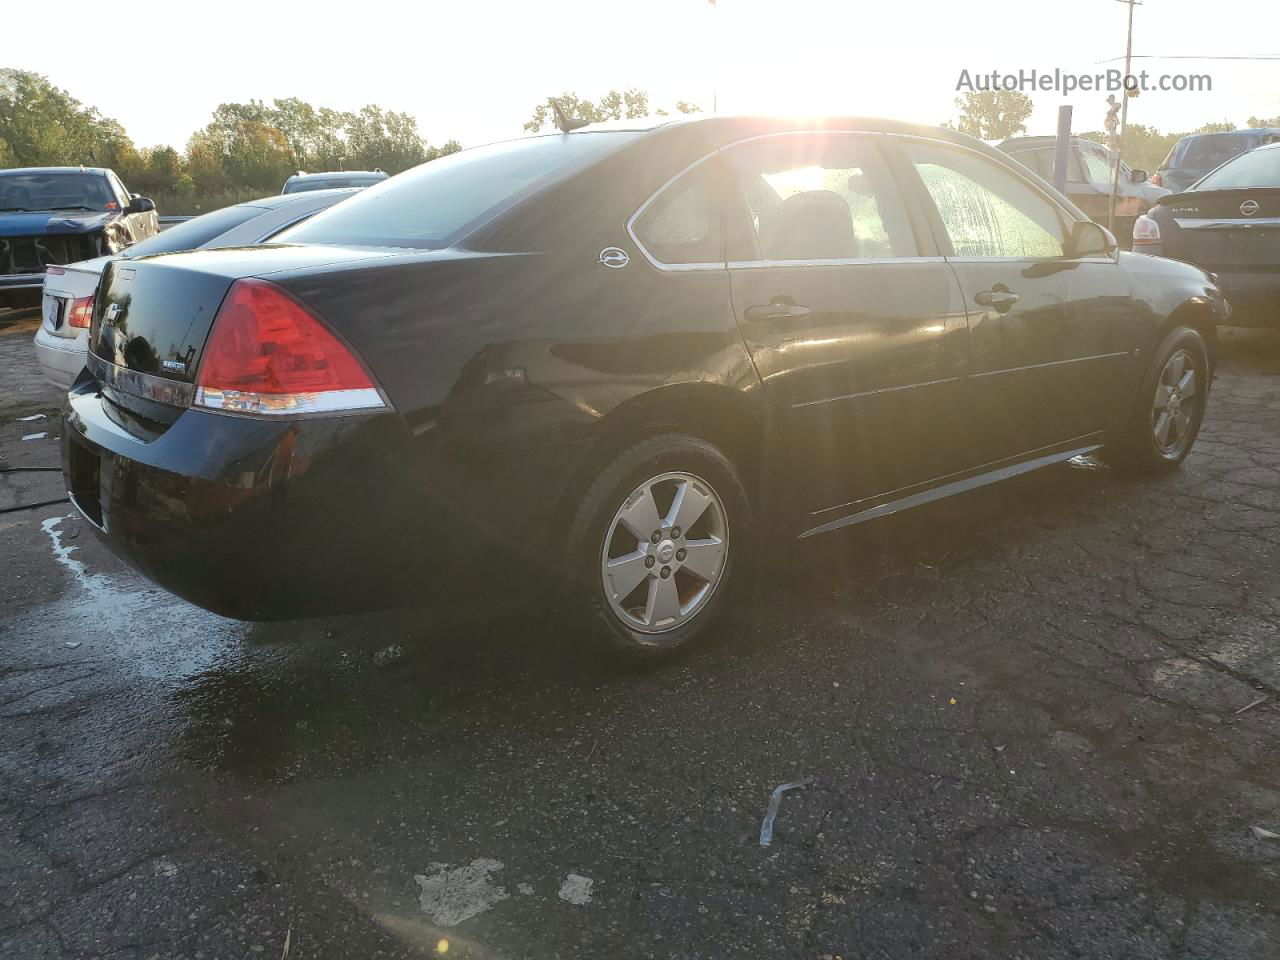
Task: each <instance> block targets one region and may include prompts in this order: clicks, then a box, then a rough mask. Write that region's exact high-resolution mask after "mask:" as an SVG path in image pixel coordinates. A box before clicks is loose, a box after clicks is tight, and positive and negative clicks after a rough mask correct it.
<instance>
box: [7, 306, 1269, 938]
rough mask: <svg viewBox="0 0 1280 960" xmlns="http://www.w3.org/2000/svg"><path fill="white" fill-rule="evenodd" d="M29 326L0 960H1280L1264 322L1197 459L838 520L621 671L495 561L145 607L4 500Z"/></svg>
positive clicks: (40, 448)
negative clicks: (417, 591)
mask: <svg viewBox="0 0 1280 960" xmlns="http://www.w3.org/2000/svg"><path fill="white" fill-rule="evenodd" d="M32 332H33V327H32V326H31V324H25V325H23V324H13V323H9V324H7V325H6V324H4V323H0V957H3V958H9V957H13V958H21V960H27V958H31V960H40V958H62V957H104V958H113V960H116V958H118V960H124V958H137V960H147V958H152V957H160V958H171V957H173V958H176V957H188V958H196V957H202V958H222V957H228V958H244V957H247V958H252V957H259V956H265V957H273V958H274V957H281V956H284V955H286V954H287V956H288V957H290V958H295V960H296V958H307V957H341V958H346V957H352V958H355V957H359V958H374V957H417V956H427V955H439V952H440V951H441V950H442V949H444V948H445V947H446V946H447V949H448V954H449V955H450V956H461V957H486V958H489V957H492V958H520V957H530V958H533V957H536V958H552V957H562V958H570V957H593V958H595V957H705V958H725V957H747V956H751V957H756V956H770V957H795V958H808V960H817V958H822V957H835V956H838V957H843V958H845V960H852V958H879V957H894V958H897V957H945V958H948V960H958V958H967V957H974V958H977V957H984V958H985V957H1026V958H1058V957H1062V958H1069V957H1070V958H1074V957H1087V958H1125V960H1135V958H1171V957H1172V958H1205V960H1208V958H1213V960H1219V958H1267V960H1274V958H1275V957H1277V956H1280V899H1277V890H1280V841H1277V840H1267V839H1260V838H1259V837H1258V836H1256V835H1255V834H1254V833H1253V832H1252V831H1251V829H1250V828H1251V827H1255V826H1256V827H1260V828H1265V829H1270V830H1273V831H1276V832H1280V762H1278V761H1277V744H1278V743H1280V736H1278V735H1280V553H1278V548H1277V542H1278V541H1280V337H1277V336H1275V335H1270V334H1261V333H1246V332H1235V331H1233V332H1230V339H1229V340H1228V341H1227V343H1226V344H1225V349H1224V363H1223V366H1222V368H1221V370H1220V373H1219V378H1218V382H1217V384H1216V385H1215V392H1214V395H1213V397H1212V401H1211V407H1210V412H1209V418H1208V420H1207V422H1206V425H1205V428H1204V431H1203V433H1202V436H1201V440H1200V443H1199V445H1198V446H1197V448H1196V451H1195V453H1194V455H1193V456H1192V458H1191V459H1190V460H1189V461H1188V463H1187V464H1186V466H1185V469H1184V470H1182V471H1181V472H1180V473H1178V474H1175V475H1173V476H1169V477H1164V478H1160V479H1157V480H1147V481H1135V480H1128V479H1123V478H1120V477H1117V476H1115V475H1113V474H1112V473H1111V472H1110V471H1109V470H1107V469H1106V468H1105V467H1101V466H1099V465H1097V464H1093V463H1090V462H1084V463H1081V464H1076V465H1067V466H1062V467H1060V468H1054V469H1050V470H1047V471H1043V472H1041V473H1039V474H1036V475H1031V476H1027V477H1023V478H1020V479H1018V480H1015V481H1011V482H1008V483H1005V484H1003V485H1000V486H997V487H993V488H989V489H987V490H984V491H979V492H976V493H974V494H969V495H966V496H964V497H961V498H957V499H953V500H951V501H949V502H946V503H940V504H936V505H933V506H931V507H928V508H924V509H921V510H918V511H915V512H914V513H910V514H905V515H902V516H899V517H894V518H889V519H888V520H884V521H878V522H876V523H873V524H867V525H864V526H863V527H861V528H855V529H854V530H852V531H847V532H845V533H843V534H839V535H835V536H832V537H828V538H825V542H823V538H819V539H818V540H817V541H814V542H812V545H811V546H806V547H805V548H804V549H803V550H801V551H800V553H799V556H798V557H797V559H796V561H795V563H794V565H793V566H792V567H791V568H790V569H789V571H787V573H786V575H785V576H784V575H782V574H777V575H775V579H773V580H772V581H770V582H769V583H768V584H766V585H765V586H764V588H763V589H761V590H759V591H758V592H757V601H756V606H754V607H753V608H750V609H744V610H742V611H740V613H739V614H738V615H736V616H735V617H733V618H732V619H731V620H730V622H729V623H728V624H727V625H726V626H725V628H724V629H723V630H722V631H721V632H720V635H719V636H718V637H717V638H716V639H715V641H714V642H713V643H711V644H710V645H708V646H707V647H706V648H704V649H702V650H700V651H697V652H695V653H693V654H692V655H690V656H687V657H685V658H684V659H682V660H681V661H679V662H677V663H675V664H672V665H669V666H667V667H664V668H662V669H659V670H655V671H650V672H647V673H641V674H636V673H628V672H625V671H622V670H619V669H616V668H613V667H611V666H610V665H609V664H608V663H607V662H605V661H602V660H600V659H599V658H597V657H594V656H592V655H591V654H590V653H589V651H584V650H583V648H582V646H581V644H580V643H579V642H577V640H576V638H574V637H571V636H566V630H565V627H564V624H565V620H564V619H563V616H562V614H561V613H559V612H558V611H557V610H556V609H555V608H554V607H549V606H548V605H547V604H546V603H545V602H544V601H543V599H542V598H541V597H540V596H539V595H538V593H537V592H536V591H534V590H529V591H521V590H519V589H518V588H513V586H512V585H511V584H503V583H502V578H500V577H499V578H493V579H485V580H484V581H478V582H476V583H474V584H471V585H470V586H469V587H468V589H466V590H460V591H458V592H457V596H458V602H457V603H455V604H454V605H452V606H450V607H448V608H438V607H437V608H434V609H429V610H408V611H400V612H395V613H389V614H382V615H377V616H366V617H350V618H340V619H328V620H321V621H307V622H299V623H292V624H277V625H251V624H243V623H237V622H234V621H230V620H224V619H221V618H218V617H216V616H213V615H210V614H207V613H204V612H202V611H200V610H198V609H196V608H194V607H192V606H190V605H188V604H185V603H183V602H182V601H179V600H176V599H174V598H172V597H169V596H168V595H166V594H165V593H163V592H161V591H159V590H157V589H156V588H153V587H152V586H150V585H149V584H148V583H147V582H145V581H144V580H142V579H140V578H139V577H138V576H136V575H135V574H133V573H132V572H130V571H129V570H128V569H126V568H125V567H124V566H122V565H121V564H120V563H119V562H118V561H116V560H115V559H114V558H113V557H112V556H110V555H109V554H108V553H107V552H106V551H105V550H104V549H103V548H102V547H101V546H100V545H99V544H98V543H97V542H96V541H95V539H94V537H93V536H92V534H91V531H90V530H89V529H88V528H87V526H86V525H85V524H84V523H82V522H81V521H80V520H78V519H77V518H76V517H74V516H73V515H72V514H71V510H70V508H69V507H68V506H67V505H66V504H59V503H53V504H50V505H47V506H43V507H37V508H33V509H21V508H22V507H23V506H24V505H25V504H29V503H37V502H43V501H46V500H57V499H59V498H61V496H62V488H61V483H60V480H59V477H58V475H57V474H56V473H50V472H47V471H45V472H42V471H41V470H40V469H38V468H48V467H53V466H56V464H57V443H56V440H55V439H54V438H55V437H56V435H57V433H58V425H57V420H56V417H55V416H52V415H53V414H55V413H56V408H57V402H58V398H57V394H56V393H55V391H54V390H53V389H52V388H45V387H44V386H42V385H41V383H40V381H39V379H38V376H37V373H36V368H35V364H34V361H33V359H32V358H31V354H30V346H29V338H30V335H31V333H32ZM42 412H43V413H46V414H49V415H50V417H49V419H47V420H45V421H28V422H17V418H18V417H20V416H29V415H33V414H38V413H42ZM42 431H47V432H48V433H49V437H48V438H45V439H43V440H22V439H21V437H22V436H24V435H29V434H31V433H37V432H42ZM14 468H23V469H14ZM15 508H19V509H15ZM804 778H811V780H810V782H809V783H808V784H807V785H806V786H804V787H803V788H800V789H797V790H792V791H790V792H787V793H786V794H785V795H783V797H782V800H781V802H780V805H779V809H778V814H777V819H776V823H775V825H774V838H773V841H772V843H771V845H770V846H768V847H762V846H761V845H760V842H759V834H760V827H761V818H762V817H763V816H764V813H765V810H766V808H767V806H768V803H769V798H770V794H771V792H772V791H773V790H774V788H775V787H777V786H778V785H779V784H782V783H785V782H791V781H796V780H800V779H804ZM286 944H287V947H286Z"/></svg>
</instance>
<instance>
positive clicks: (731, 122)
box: [535, 113, 992, 150]
mask: <svg viewBox="0 0 1280 960" xmlns="http://www.w3.org/2000/svg"><path fill="white" fill-rule="evenodd" d="M823 131H831V132H839V131H846V132H859V133H900V134H905V135H908V136H911V135H914V136H920V137H928V138H931V139H935V140H950V141H953V142H955V143H963V144H967V145H970V146H972V145H973V144H975V143H977V144H981V145H982V146H983V147H984V148H985V149H988V150H990V149H992V148H991V147H990V146H988V145H987V144H984V143H982V141H981V140H977V139H975V138H974V137H971V136H969V135H968V134H966V133H961V132H960V131H958V130H953V129H951V128H949V127H935V126H929V125H928V124H919V123H909V122H906V121H903V120H891V119H888V118H886V117H866V116H836V115H832V116H788V115H782V114H741V115H734V114H715V115H710V114H701V113H692V114H679V115H676V116H669V117H656V118H646V117H641V118H637V119H633V120H621V121H617V120H611V121H607V122H605V123H592V124H588V125H587V126H585V127H580V128H578V129H576V130H574V131H572V132H571V133H569V134H568V136H583V135H590V134H593V133H603V132H637V133H640V134H642V135H643V136H642V139H643V138H647V137H652V136H679V135H681V134H683V133H697V134H705V135H707V136H708V137H710V138H715V139H725V140H728V139H732V138H735V137H749V136H753V135H768V134H771V133H822V132H823ZM535 136H564V134H557V133H554V132H553V133H545V132H544V133H541V134H536V135H535Z"/></svg>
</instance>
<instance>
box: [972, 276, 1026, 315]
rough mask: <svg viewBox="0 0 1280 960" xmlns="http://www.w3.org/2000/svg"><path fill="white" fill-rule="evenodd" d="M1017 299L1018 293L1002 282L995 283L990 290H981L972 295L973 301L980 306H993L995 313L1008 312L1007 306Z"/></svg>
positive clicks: (1010, 305)
mask: <svg viewBox="0 0 1280 960" xmlns="http://www.w3.org/2000/svg"><path fill="white" fill-rule="evenodd" d="M1018 300H1019V297H1018V295H1017V294H1016V293H1014V292H1013V291H1011V290H1010V289H1009V288H1008V287H1006V286H1005V285H1004V284H1003V283H997V284H996V285H995V286H993V287H992V288H991V289H990V290H983V291H982V292H981V293H975V294H974V295H973V302H974V303H976V304H977V305H978V306H980V307H994V308H995V310H996V312H997V313H1008V312H1009V308H1010V307H1012V306H1013V305H1014V304H1015V303H1017V302H1018Z"/></svg>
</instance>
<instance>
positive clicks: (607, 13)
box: [0, 0, 1280, 146]
mask: <svg viewBox="0 0 1280 960" xmlns="http://www.w3.org/2000/svg"><path fill="white" fill-rule="evenodd" d="M58 8H59V19H60V20H61V21H62V22H64V23H76V22H79V23H83V24H89V23H95V24H97V26H96V27H94V28H92V29H91V30H90V29H88V28H86V30H87V32H86V33H85V34H84V35H82V38H81V39H80V40H78V41H77V43H76V44H75V47H74V52H73V53H72V54H69V53H68V51H67V49H66V47H65V45H62V44H60V43H58V42H56V39H55V38H56V36H59V35H60V34H56V33H55V34H47V35H44V36H46V42H44V43H34V42H24V43H22V44H14V45H13V47H14V49H11V50H7V51H6V52H5V55H4V57H3V58H0V65H2V66H13V67H19V68H22V69H27V70H34V71H36V72H37V73H42V74H45V75H46V76H48V78H49V79H50V80H51V81H52V82H53V83H54V84H56V85H57V86H60V87H62V88H64V89H66V90H68V91H69V92H70V93H71V94H72V95H73V96H74V97H76V98H77V99H79V100H81V101H82V102H84V103H87V104H90V105H93V106H96V107H98V109H99V110H100V111H101V112H102V113H103V114H104V115H106V116H108V117H113V118H115V119H117V120H119V121H120V122H121V123H123V124H124V127H125V129H126V130H127V131H128V133H129V135H130V136H131V137H132V138H133V140H134V142H135V143H137V144H138V145H140V146H144V145H145V146H150V145H155V144H160V143H169V144H173V145H176V146H181V145H183V144H185V142H186V140H187V138H188V137H189V136H190V135H191V133H192V132H194V131H195V130H197V129H199V128H200V127H202V126H203V125H204V124H205V123H207V122H208V119H209V114H210V113H211V112H212V110H213V109H214V107H216V106H217V105H218V104H219V103H222V102H226V101H244V100H248V99H250V98H256V99H264V100H268V101H269V100H271V99H272V98H276V97H289V96H296V97H300V98H302V99H303V100H307V101H309V102H311V103H313V104H315V105H317V106H320V105H323V106H330V107H334V108H337V109H344V110H345V109H353V108H356V107H359V106H362V105H363V104H366V103H377V104H379V105H380V106H382V107H383V108H385V109H391V110H402V111H407V112H409V113H412V114H413V115H414V116H416V117H417V119H418V127H419V130H420V132H421V133H422V135H423V136H424V137H425V138H426V139H427V140H428V142H430V143H436V144H440V143H443V142H444V141H446V140H448V139H451V138H454V139H457V140H459V141H460V142H461V143H462V144H463V145H464V146H474V145H476V144H480V143H486V142H489V141H492V140H496V139H503V138H506V137H511V136H518V135H519V134H520V132H521V129H520V128H521V125H522V124H523V123H524V122H525V121H526V120H528V119H529V117H530V115H531V114H532V112H533V109H534V107H535V106H536V105H537V104H538V103H539V102H543V101H544V100H545V98H546V97H548V96H552V95H555V94H557V93H560V92H563V91H573V92H575V93H578V94H579V95H581V96H584V97H598V96H600V95H601V94H603V93H605V92H607V91H608V90H609V89H611V88H617V89H625V88H628V87H639V88H641V89H644V90H647V91H649V94H650V103H651V105H652V106H654V107H661V106H666V107H670V106H671V105H673V104H674V103H675V101H677V100H681V99H683V100H689V101H692V102H695V103H698V104H699V105H700V106H702V108H703V109H704V110H706V111H708V112H709V111H710V110H711V109H712V105H713V97H714V100H715V102H716V105H717V106H718V109H719V112H721V113H783V114H855V115H869V116H887V117H894V118H898V119H904V120H914V121H919V122H924V123H940V122H942V121H945V120H949V119H954V117H955V116H956V113H957V111H956V108H955V107H954V104H953V101H954V99H955V97H956V96H957V92H956V84H957V81H958V78H959V77H960V73H961V71H962V70H968V71H969V72H970V74H971V75H978V74H985V73H990V72H991V71H992V70H998V71H1000V72H1001V73H1016V72H1017V71H1019V70H1027V71H1029V70H1032V69H1035V70H1038V71H1041V72H1049V73H1052V71H1053V70H1054V69H1055V68H1058V69H1061V70H1063V71H1068V72H1073V73H1077V74H1094V73H1097V72H1099V71H1102V70H1105V69H1107V67H1109V66H1118V65H1119V64H1104V63H1099V61H1105V60H1109V59H1111V58H1116V57H1123V55H1124V52H1125V22H1126V17H1127V7H1126V6H1125V5H1124V4H1123V3H1121V2H1118V0H1069V2H1056V3H1050V2H1045V0H968V2H963V0H874V2H872V0H719V3H718V5H716V6H713V5H712V4H710V3H709V2H708V0H632V2H630V3H624V2H619V0H614V2H608V0H538V2H532V3H531V2H507V0H490V2H479V0H418V2H412V3H404V2H397V0H378V2H374V3H364V4H359V3H354V2H352V0H344V2H342V3H339V4H330V3H326V2H323V0H311V2H306V3H301V2H293V3H281V2H279V0H275V2H272V0H258V2H256V3H245V2H241V0H220V2H218V3H215V4H204V3H202V4H199V5H198V6H197V5H189V4H186V3H182V2H174V0H163V2H155V0H132V2H130V3H129V4H128V5H127V7H125V8H122V10H121V11H120V12H119V14H118V15H113V16H112V17H110V18H108V19H107V20H103V12H102V5H101V3H100V2H99V0H94V2H86V0H61V2H60V3H59V5H58ZM195 10H199V11H200V12H199V13H196V12H192V11H195ZM210 11H212V12H210ZM34 36H35V35H33V37H34ZM107 44H113V45H114V46H115V48H116V54H109V53H108V52H107V51H106V45H107ZM99 48H101V52H99ZM1133 52H1134V54H1136V55H1139V56H1153V57H1160V58H1167V57H1185V56H1209V55H1215V56H1232V57H1242V56H1272V57H1275V58H1277V59H1272V60H1270V61H1259V62H1249V61H1244V60H1178V59H1172V60H1171V59H1138V60H1135V68H1137V67H1139V66H1142V67H1146V68H1147V69H1148V70H1150V71H1151V72H1152V73H1153V74H1160V73H1197V74H1209V75H1210V77H1211V79H1212V91H1211V92H1203V93H1174V92H1167V93H1162V92H1148V93H1146V94H1143V95H1142V96H1140V97H1138V98H1136V99H1134V100H1131V101H1130V112H1129V119H1130V122H1134V123H1143V124H1147V125H1149V126H1154V127H1157V128H1158V129H1161V130H1164V131H1174V130H1177V131H1182V130H1188V129H1192V128H1194V127H1197V126H1199V125H1200V124H1202V123H1204V122H1207V121H1211V120H1223V119H1229V120H1231V121H1233V122H1235V123H1238V124H1243V123H1244V122H1245V120H1246V118H1247V117H1249V116H1250V115H1251V114H1252V115H1259V116H1275V115H1277V114H1280V3H1276V2H1274V0H1217V2H1215V3H1213V4H1211V5H1206V4H1205V3H1204V2H1203V0H1145V2H1144V3H1142V4H1141V5H1140V6H1138V7H1137V8H1136V10H1135V14H1134V44H1133ZM115 55H120V56H121V63H120V64H119V65H117V66H106V64H108V63H109V62H110V60H111V58H112V56H115ZM1029 94H1030V96H1031V97H1032V99H1033V101H1034V102H1035V106H1036V111H1035V113H1034V114H1033V115H1032V118H1031V120H1030V121H1029V123H1028V127H1029V131H1028V132H1029V133H1031V134H1039V133H1052V132H1053V131H1054V128H1055V123H1056V114H1057V108H1058V106H1059V105H1060V104H1062V103H1071V104H1072V105H1073V106H1074V109H1075V123H1074V127H1075V130H1076V131H1077V132H1083V131H1086V130H1097V129H1101V127H1102V121H1103V117H1104V116H1105V113H1106V104H1105V99H1106V93H1105V92H1103V93H1097V92H1089V93H1082V92H1078V91H1077V92H1076V93H1074V94H1072V95H1071V96H1070V97H1063V96H1062V95H1061V94H1059V93H1055V92H1029Z"/></svg>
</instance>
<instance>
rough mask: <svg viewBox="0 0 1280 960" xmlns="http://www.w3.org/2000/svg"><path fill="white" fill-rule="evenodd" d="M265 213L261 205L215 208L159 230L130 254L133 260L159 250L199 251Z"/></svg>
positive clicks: (151, 254)
mask: <svg viewBox="0 0 1280 960" xmlns="http://www.w3.org/2000/svg"><path fill="white" fill-rule="evenodd" d="M263 212H264V211H263V210H262V209H261V208H260V207H250V206H247V205H237V206H234V207H223V208H222V209H221V210H214V211H213V212H212V213H206V214H205V215H204V216H202V217H196V218H195V219H194V220H188V221H187V222H186V223H179V224H176V225H174V226H172V227H170V228H169V229H168V230H163V231H161V232H160V233H157V234H156V235H155V236H154V237H148V238H147V239H146V240H143V241H142V242H141V243H135V244H134V245H133V246H132V247H130V248H129V252H128V254H127V256H128V257H129V258H130V259H132V258H134V257H150V256H154V255H155V254H158V253H174V252H175V251H178V250H195V249H196V248H198V247H203V246H204V245H205V244H206V243H208V242H209V241H210V240H213V239H215V238H216V237H220V236H222V234H224V233H226V232H227V231H228V230H230V229H231V228H232V227H238V226H240V224H242V223H245V222H247V221H249V220H252V219H253V218H254V217H256V216H258V215H259V214H261V213H263Z"/></svg>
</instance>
